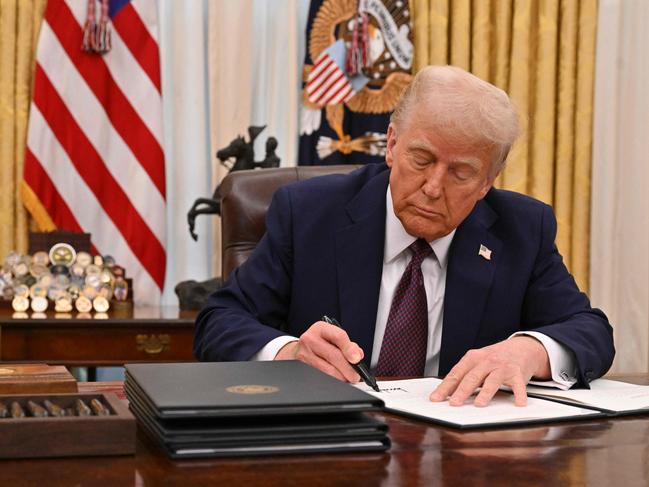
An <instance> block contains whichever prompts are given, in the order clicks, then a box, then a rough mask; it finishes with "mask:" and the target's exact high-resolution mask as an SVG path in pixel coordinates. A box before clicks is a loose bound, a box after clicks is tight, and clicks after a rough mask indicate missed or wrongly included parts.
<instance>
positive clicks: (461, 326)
mask: <svg viewBox="0 0 649 487" xmlns="http://www.w3.org/2000/svg"><path fill="white" fill-rule="evenodd" d="M496 219H497V215H496V213H495V212H494V211H493V210H492V209H491V207H490V206H489V205H488V204H487V202H486V201H484V200H482V201H480V202H478V204H477V205H476V207H475V208H474V210H473V211H472V212H471V214H470V215H469V216H468V217H467V219H466V220H465V221H464V222H463V223H462V224H461V225H460V226H459V227H458V229H457V232H456V234H455V237H454V238H453V243H452V245H451V250H450V257H449V262H448V269H447V273H446V291H445V296H444V318H443V323H444V324H443V328H442V344H441V350H440V361H439V375H446V374H447V373H448V372H449V370H450V369H451V368H452V367H453V366H454V365H455V364H456V363H457V362H458V361H459V360H460V359H461V358H462V356H463V355H464V354H465V353H466V352H467V351H468V350H469V349H470V348H472V347H473V346H474V343H475V339H476V336H477V334H478V331H479V328H480V322H481V320H482V316H483V311H484V308H485V305H486V302H487V297H488V295H489V290H490V288H491V283H492V280H493V277H494V273H495V270H496V266H497V265H498V261H499V257H500V255H501V254H500V251H501V249H502V241H501V240H500V239H499V238H497V237H496V236H495V235H493V234H492V233H491V232H490V231H489V227H490V226H491V225H492V224H493V222H494V221H495V220H496ZM481 245H484V246H485V247H486V248H487V249H488V250H490V251H491V255H490V260H489V259H486V258H485V257H484V256H482V255H479V253H478V252H479V250H480V246H481Z"/></svg>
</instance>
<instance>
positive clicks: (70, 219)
mask: <svg viewBox="0 0 649 487" xmlns="http://www.w3.org/2000/svg"><path fill="white" fill-rule="evenodd" d="M93 1H94V0H93ZM156 3H157V2H155V1H154V0H131V1H129V0H111V1H110V6H109V10H108V13H109V17H110V23H111V24H112V33H111V35H112V48H111V50H110V51H109V52H107V53H106V54H103V55H100V54H97V53H88V52H84V51H83V50H82V49H81V46H82V43H83V26H84V24H85V22H86V16H87V15H88V7H89V3H88V2H87V1H86V0H65V1H64V0H49V2H48V5H47V9H46V11H45V18H44V21H43V24H42V27H41V31H40V38H39V41H38V47H37V59H36V68H35V72H34V79H35V82H34V90H33V99H32V104H31V108H30V117H29V128H28V135H27V151H26V157H25V170H24V184H23V186H22V196H23V201H24V202H25V205H26V206H27V208H28V209H29V210H30V212H31V214H32V215H33V216H34V218H35V219H36V221H37V223H38V224H39V226H40V227H41V228H44V229H49V230H53V229H55V228H61V229H66V230H72V231H84V232H88V233H91V234H92V244H93V246H94V250H96V251H97V252H98V253H100V254H102V255H105V254H110V255H112V256H113V257H115V260H116V261H117V262H118V263H119V264H120V265H122V266H123V267H125V268H126V271H127V274H128V275H130V276H131V277H132V278H133V282H134V297H135V299H136V300H137V302H141V303H151V304H156V303H158V302H159V300H160V294H161V290H162V287H163V285H164V278H165V263H166V251H165V240H166V236H165V213H166V203H165V170H164V155H163V150H162V101H161V90H160V60H159V51H158V41H157V29H158V25H157V10H156ZM100 6H101V4H100V3H99V2H98V3H97V11H99V8H100Z"/></svg>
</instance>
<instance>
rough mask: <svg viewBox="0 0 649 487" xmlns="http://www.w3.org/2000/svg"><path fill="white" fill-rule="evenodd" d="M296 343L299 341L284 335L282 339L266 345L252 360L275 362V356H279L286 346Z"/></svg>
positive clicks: (278, 338) (274, 339)
mask: <svg viewBox="0 0 649 487" xmlns="http://www.w3.org/2000/svg"><path fill="white" fill-rule="evenodd" d="M296 341H298V339H297V338H295V337H293V336H290V335H282V336H281V337H277V338H273V339H272V340H271V341H269V342H268V343H267V344H266V345H264V346H263V347H262V349H261V350H259V351H258V352H257V353H256V354H254V355H253V356H252V357H251V358H250V360H251V361H258V360H275V355H277V352H279V351H280V350H281V348H282V347H283V346H284V345H286V344H287V343H290V342H296Z"/></svg>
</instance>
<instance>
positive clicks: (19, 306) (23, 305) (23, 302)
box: [11, 296, 29, 312]
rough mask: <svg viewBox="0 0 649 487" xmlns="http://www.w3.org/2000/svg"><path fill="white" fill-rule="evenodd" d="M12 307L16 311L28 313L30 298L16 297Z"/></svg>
mask: <svg viewBox="0 0 649 487" xmlns="http://www.w3.org/2000/svg"><path fill="white" fill-rule="evenodd" d="M11 307H12V308H13V310H14V311H18V312H22V311H27V310H28V309H29V298H28V297H26V296H16V297H14V299H13V300H12V301H11Z"/></svg>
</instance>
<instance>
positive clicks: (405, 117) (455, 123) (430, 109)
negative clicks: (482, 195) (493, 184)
mask: <svg viewBox="0 0 649 487" xmlns="http://www.w3.org/2000/svg"><path fill="white" fill-rule="evenodd" d="M413 118H417V119H418V120H421V119H424V120H425V121H426V122H428V123H431V124H432V126H433V127H434V129H435V130H436V131H437V132H439V134H440V135H441V136H442V137H444V138H445V139H446V140H448V141H449V142H451V143H455V144H460V145H461V146H462V147H481V148H482V147H493V148H494V149H495V162H494V165H493V170H494V174H496V173H497V172H499V171H500V170H501V169H502V168H503V167H504V165H505V159H506V158H507V154H508V153H509V150H510V149H511V146H512V145H513V144H514V142H515V141H516V139H517V138H518V136H519V134H520V124H519V119H518V113H517V111H516V108H515V107H514V105H513V104H512V102H511V100H510V99H509V96H507V94H506V93H505V92H504V91H503V90H501V89H500V88H497V87H495V86H494V85H492V84H490V83H487V82H486V81H484V80H482V79H480V78H478V77H477V76H474V75H473V74H471V73H469V72H467V71H465V70H463V69H461V68H458V67H455V66H426V67H425V68H423V69H421V70H420V71H419V72H418V73H417V74H416V75H415V77H414V78H413V80H412V82H411V83H410V85H409V86H408V87H407V88H406V90H405V91H404V93H403V95H402V97H401V99H400V100H399V102H398V104H397V106H396V108H395V110H394V112H393V113H392V115H391V117H390V122H391V123H392V124H393V125H394V126H395V128H396V129H397V131H399V130H401V129H403V128H404V127H405V126H406V124H407V123H411V122H413Z"/></svg>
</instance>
